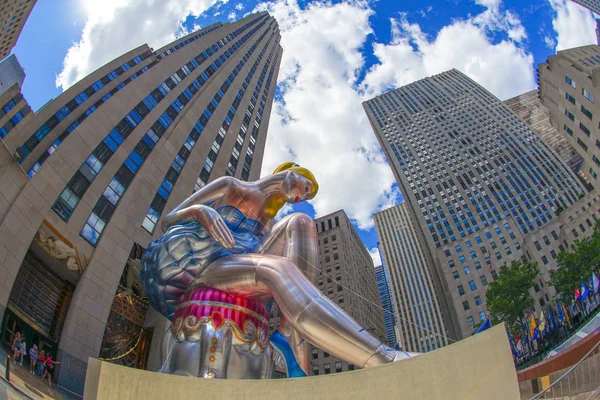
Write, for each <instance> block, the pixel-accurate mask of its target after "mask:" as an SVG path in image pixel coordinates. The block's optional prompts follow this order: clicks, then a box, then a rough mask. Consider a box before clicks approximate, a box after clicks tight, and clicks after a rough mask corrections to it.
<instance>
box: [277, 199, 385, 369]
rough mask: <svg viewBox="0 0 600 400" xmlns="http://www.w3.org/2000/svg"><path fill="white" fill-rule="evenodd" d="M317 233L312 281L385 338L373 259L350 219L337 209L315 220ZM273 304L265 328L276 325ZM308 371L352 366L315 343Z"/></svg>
mask: <svg viewBox="0 0 600 400" xmlns="http://www.w3.org/2000/svg"><path fill="white" fill-rule="evenodd" d="M315 225H316V227H317V232H318V237H319V270H320V273H319V274H318V275H317V277H316V282H313V283H314V284H315V286H317V287H318V288H319V289H320V290H321V292H323V294H324V295H326V296H327V297H329V298H330V299H331V301H333V302H334V303H335V304H337V305H338V306H339V307H341V308H342V309H343V310H345V311H346V312H347V313H348V315H350V316H351V317H352V318H354V319H355V320H356V321H357V322H358V323H359V324H360V325H361V326H363V327H364V328H365V329H367V330H368V331H369V332H371V333H372V334H373V335H375V336H377V337H378V338H379V339H381V341H385V340H386V331H385V323H384V321H383V311H382V309H381V300H380V299H379V291H378V289H377V279H376V277H375V268H374V267H373V259H372V258H371V255H370V254H369V252H368V251H367V249H366V248H365V246H364V244H363V243H362V241H361V240H360V237H359V236H358V233H357V232H356V230H355V229H354V227H353V226H352V222H350V219H349V218H348V216H347V215H346V213H345V212H344V210H339V211H336V212H334V213H331V214H328V215H325V216H323V217H320V218H317V219H316V220H315ZM279 322H280V317H279V312H278V310H277V309H276V308H274V309H273V310H271V319H270V321H269V330H270V332H272V331H273V330H274V329H276V328H277V327H278V326H279ZM311 364H312V365H311V368H312V371H311V375H323V374H330V373H336V372H343V371H348V370H354V368H355V366H354V365H353V364H348V363H347V362H346V361H342V360H340V359H339V358H337V357H334V356H333V355H330V354H329V353H327V352H324V351H322V350H320V349H317V348H316V347H313V348H312V363H311Z"/></svg>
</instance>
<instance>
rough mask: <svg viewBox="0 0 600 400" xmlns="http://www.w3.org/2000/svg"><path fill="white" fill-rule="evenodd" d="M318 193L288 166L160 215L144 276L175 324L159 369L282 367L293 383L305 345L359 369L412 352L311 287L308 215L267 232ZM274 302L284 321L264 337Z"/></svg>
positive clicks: (197, 371) (204, 193)
mask: <svg viewBox="0 0 600 400" xmlns="http://www.w3.org/2000/svg"><path fill="white" fill-rule="evenodd" d="M317 191H318V184H317V181H316V179H315V177H314V176H313V174H312V173H311V172H310V171H309V170H307V169H306V168H303V167H300V166H298V165H296V164H294V163H291V162H288V163H284V164H282V165H280V166H279V167H278V168H277V169H276V170H275V172H274V173H273V174H272V175H268V176H266V177H264V178H262V179H260V180H258V181H256V182H244V181H240V180H237V179H235V178H232V177H223V178H219V179H216V180H215V181H214V182H212V183H210V184H208V185H207V186H205V187H204V188H202V189H200V190H199V191H198V192H196V193H194V194H193V195H192V196H190V197H189V198H188V199H187V200H185V201H184V202H183V203H182V204H181V205H179V206H178V207H177V208H176V209H175V210H173V211H172V212H171V213H170V214H168V215H167V216H165V217H164V218H163V220H162V227H163V230H165V234H164V235H163V236H162V237H161V238H159V239H158V240H156V241H155V242H153V243H151V244H150V246H149V247H148V249H147V250H146V252H145V254H144V256H143V257H142V264H141V270H140V278H141V282H142V284H143V286H144V290H145V291H146V294H147V295H148V298H149V301H150V303H151V304H152V306H153V307H155V308H156V309H157V310H158V311H160V312H161V313H162V314H163V315H164V316H165V317H167V318H168V319H169V320H171V322H172V323H171V330H170V336H169V339H168V340H167V341H165V343H168V344H167V346H166V347H168V348H166V349H164V350H163V367H162V369H161V371H162V372H166V373H172V374H178V375H187V376H197V377H203V378H252V379H260V378H263V379H264V378H270V377H271V376H272V374H273V371H274V366H275V364H276V363H275V361H274V360H279V361H283V363H282V365H283V366H284V367H285V368H286V371H287V373H288V376H289V377H300V376H306V375H308V373H309V368H310V345H309V343H310V344H313V345H314V346H316V347H319V348H321V349H323V350H324V351H327V352H328V353H331V354H333V355H335V356H337V357H339V358H341V359H343V360H346V361H347V362H349V363H352V364H354V365H356V366H358V367H361V368H365V367H372V366H377V365H381V364H385V363H389V362H393V361H398V360H401V359H404V358H409V357H411V356H413V355H415V354H416V353H406V352H403V351H396V350H394V349H391V348H389V347H386V346H385V345H383V344H382V343H381V341H380V340H379V339H377V338H376V337H374V336H373V335H371V334H370V333H369V332H367V331H366V330H365V329H363V328H362V327H361V326H360V325H359V324H358V323H357V322H356V321H354V320H353V319H352V318H351V317H350V316H348V314H346V313H345V312H344V311H343V310H342V309H341V308H339V307H338V306H336V305H335V304H334V303H333V302H332V301H331V300H330V299H329V298H327V297H326V296H324V295H323V294H322V293H321V291H320V290H319V289H317V288H316V287H315V286H314V285H313V284H312V282H311V279H312V280H314V279H313V278H314V277H315V274H316V273H317V272H318V271H317V268H316V265H317V262H318V254H317V252H318V239H317V232H316V228H315V225H314V221H313V220H312V219H311V218H310V217H308V216H307V215H305V214H301V213H294V214H291V215H288V216H286V217H284V218H283V219H281V220H280V221H279V222H278V223H276V224H274V226H273V224H272V220H273V218H274V217H275V215H276V214H277V212H278V211H279V209H281V207H283V205H285V204H286V203H291V204H294V203H298V202H301V201H305V200H309V199H312V198H313V197H314V196H315V195H316V193H317ZM270 226H273V228H272V229H270V228H269V227H270ZM273 300H274V302H275V303H277V306H278V307H279V310H280V313H281V314H282V323H281V325H280V326H279V328H278V329H277V331H276V332H275V333H274V334H273V335H272V336H271V337H270V338H268V321H269V313H268V311H267V308H266V307H265V304H267V303H269V302H271V301H273Z"/></svg>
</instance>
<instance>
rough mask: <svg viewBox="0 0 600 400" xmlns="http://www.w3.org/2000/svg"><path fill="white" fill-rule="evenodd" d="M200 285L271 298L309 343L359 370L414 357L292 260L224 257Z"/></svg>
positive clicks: (213, 266) (268, 256)
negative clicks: (391, 344) (392, 345)
mask: <svg viewBox="0 0 600 400" xmlns="http://www.w3.org/2000/svg"><path fill="white" fill-rule="evenodd" d="M195 283H196V284H199V285H205V286H208V287H212V288H215V289H220V290H224V291H227V292H229V293H230V294H232V295H235V296H248V297H254V298H257V297H258V298H268V297H270V296H272V297H273V298H274V299H275V301H276V302H277V304H278V305H279V308H280V310H281V312H282V314H283V315H284V316H285V317H286V319H287V320H288V321H289V323H290V324H291V325H292V326H293V327H294V329H296V330H297V331H298V332H299V333H300V335H302V336H303V337H304V338H306V340H308V341H309V342H310V343H312V344H313V345H315V346H317V347H319V348H321V349H323V350H325V351H327V352H329V353H331V354H334V355H335V356H337V357H339V358H341V359H343V360H346V361H348V362H350V363H353V364H355V365H357V366H359V367H370V366H375V365H380V364H385V363H389V362H392V361H395V360H398V359H403V358H408V357H411V355H410V354H409V353H404V352H396V351H395V350H393V349H389V348H387V347H386V346H384V345H383V344H382V343H381V341H380V340H379V339H377V338H376V337H374V336H373V335H371V334H370V333H369V332H367V331H366V330H365V329H364V328H363V327H361V326H360V325H359V324H358V323H357V322H356V321H354V320H353V319H352V318H351V317H350V316H349V315H348V314H346V313H345V312H344V311H343V310H342V309H341V308H339V307H337V306H336V305H335V303H333V302H332V301H331V300H329V299H328V298H327V297H325V296H324V295H323V294H322V293H321V292H320V291H319V290H318V289H317V288H316V287H315V286H314V285H313V284H312V283H311V282H310V280H309V279H308V278H307V277H306V276H304V274H302V272H301V271H300V269H299V268H298V267H297V266H296V265H295V264H294V263H293V262H292V261H290V260H289V259H287V258H284V257H279V256H273V255H267V254H262V255H260V254H246V255H236V256H231V257H224V258H221V259H219V260H217V261H215V262H214V263H212V264H211V265H209V266H208V268H207V269H206V270H205V272H204V273H203V274H202V276H201V277H200V278H199V279H197V280H196V282H195Z"/></svg>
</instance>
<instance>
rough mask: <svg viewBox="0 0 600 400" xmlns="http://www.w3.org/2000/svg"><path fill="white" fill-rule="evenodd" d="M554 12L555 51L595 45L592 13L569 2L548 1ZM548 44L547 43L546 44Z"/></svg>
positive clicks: (563, 0)
mask: <svg viewBox="0 0 600 400" xmlns="http://www.w3.org/2000/svg"><path fill="white" fill-rule="evenodd" d="M549 1H550V6H551V7H552V9H553V10H554V13H555V14H554V18H553V19H552V26H553V28H554V31H555V32H556V35H557V38H556V41H555V43H556V51H559V50H564V49H568V48H571V47H579V46H584V45H586V44H596V22H595V21H594V16H593V15H592V12H591V11H589V10H588V9H586V8H584V7H582V6H580V5H579V4H577V3H574V2H572V1H569V0H549ZM546 43H548V42H546Z"/></svg>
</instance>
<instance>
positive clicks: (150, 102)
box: [0, 12, 282, 393]
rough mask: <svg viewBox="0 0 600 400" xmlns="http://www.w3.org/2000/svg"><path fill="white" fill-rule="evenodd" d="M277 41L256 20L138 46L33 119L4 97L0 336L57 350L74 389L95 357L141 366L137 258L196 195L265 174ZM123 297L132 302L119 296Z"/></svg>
mask: <svg viewBox="0 0 600 400" xmlns="http://www.w3.org/2000/svg"><path fill="white" fill-rule="evenodd" d="M279 40H280V35H279V30H278V26H277V22H276V21H275V20H274V18H272V17H270V16H269V15H268V14H267V13H266V12H262V13H258V14H253V15H250V16H248V17H246V18H244V19H242V20H240V21H237V22H233V23H227V24H221V23H217V24H214V25H211V26H208V27H206V28H203V29H200V30H198V31H196V32H193V33H191V34H189V35H187V36H185V37H182V38H180V39H178V40H176V41H175V42H173V43H170V44H168V45H167V46H165V47H163V48H160V49H158V50H156V51H152V49H151V48H150V47H149V46H148V45H142V46H140V47H138V48H136V49H133V50H131V51H130V52H128V53H126V54H124V55H122V56H120V57H118V58H117V59H115V60H113V61H111V62H109V63H108V64H106V65H104V66H102V67H100V68H99V69H98V70H96V71H94V72H92V73H91V74H90V75H88V76H87V77H85V78H83V79H82V80H81V81H79V82H78V83H76V84H75V85H73V86H72V87H71V88H69V89H68V90H66V91H65V92H64V93H62V94H61V95H60V96H58V97H57V98H56V99H54V100H52V101H51V102H49V103H48V104H46V106H45V107H43V108H42V109H41V110H39V112H37V113H35V114H34V113H27V114H26V115H24V116H23V115H20V116H18V115H19V113H22V110H24V109H25V107H26V104H25V105H23V104H24V102H23V100H22V96H21V97H18V96H19V95H15V94H14V93H12V92H10V91H9V92H7V93H5V94H4V95H2V96H0V103H1V104H0V105H3V106H4V108H3V109H4V111H5V112H6V113H7V114H6V116H3V117H2V119H1V120H0V124H1V123H4V121H5V120H6V119H10V120H11V121H12V122H11V125H10V127H11V129H10V130H9V131H1V130H0V132H1V134H0V136H2V137H3V139H2V140H3V142H4V145H5V146H6V147H5V146H0V148H1V150H2V152H1V153H0V154H1V156H2V163H0V165H2V171H1V173H0V176H2V179H3V181H4V183H5V184H6V186H3V187H4V188H6V190H3V195H2V197H0V199H1V200H2V201H0V218H1V219H0V254H1V255H2V256H1V257H2V259H3V260H4V261H3V262H2V266H1V267H0V273H2V276H4V277H5V279H4V280H3V284H2V287H1V290H0V310H2V312H3V322H2V323H3V326H2V327H3V332H12V333H14V332H15V331H16V330H19V331H20V332H22V333H25V334H26V335H28V342H29V343H34V342H36V343H37V342H39V343H43V347H44V348H45V349H46V350H47V351H50V352H58V360H59V361H61V368H60V372H59V376H58V379H59V381H60V382H61V383H62V384H64V385H66V386H68V387H70V388H72V389H73V390H75V391H77V392H80V393H81V391H82V389H83V377H84V374H85V367H86V362H87V359H88V357H90V356H91V357H98V356H99V355H100V354H101V357H102V358H106V359H109V360H112V361H114V362H119V363H122V364H125V365H131V366H136V367H138V368H145V367H146V362H147V358H148V354H147V351H148V349H149V348H150V341H151V338H152V331H151V327H150V325H151V323H150V322H149V321H146V322H145V321H144V319H145V314H146V310H147V308H148V305H147V302H146V300H145V299H144V297H143V293H141V291H140V286H139V283H136V279H137V272H136V268H137V267H138V266H139V257H140V256H141V254H142V252H143V249H144V248H145V247H146V246H147V245H148V244H149V243H150V242H151V241H153V240H155V239H156V238H158V237H159V236H160V235H161V234H162V232H161V229H160V228H157V224H158V222H159V220H160V218H161V216H163V215H165V214H166V213H167V212H168V211H169V210H171V209H173V208H174V207H176V206H177V205H178V204H180V203H181V202H182V201H183V200H184V199H185V198H187V197H188V196H189V195H191V194H192V193H193V192H194V191H196V190H198V189H199V188H201V187H202V186H204V185H205V184H206V183H208V182H209V181H211V180H214V179H215V178H217V177H220V176H223V175H231V176H235V177H237V178H240V179H243V180H255V179H257V178H258V177H259V174H260V169H261V163H262V156H263V152H264V146H265V140H266V135H267V125H268V120H269V115H270V113H271V106H272V101H273V96H274V92H275V85H276V81H277V74H278V70H279V64H280V61H281V55H282V49H281V46H280V45H279ZM11 96H15V97H18V98H16V99H15V98H10V99H9V97H11ZM13 156H14V158H13ZM21 168H22V169H21ZM23 170H24V171H25V172H26V173H24V172H23ZM42 277H43V278H44V279H40V278H42ZM36 279H37V280H36ZM126 290H127V291H128V292H132V293H133V295H134V296H133V300H134V301H133V305H134V307H133V308H132V307H131V304H129V303H123V300H122V297H119V296H115V294H116V293H117V292H123V291H126ZM46 294H52V295H51V296H50V295H49V296H46ZM119 332H120V333H119ZM119 335H125V336H122V338H123V337H129V341H125V343H126V345H125V346H124V347H123V346H121V348H119V346H117V344H118V343H119V340H117V337H118V336H119ZM128 335H129V336H128ZM10 338H11V334H8V333H7V334H6V335H5V336H4V337H3V339H4V340H5V341H7V340H10ZM122 342H123V340H121V343H122ZM129 350H132V351H129ZM123 354H125V355H123Z"/></svg>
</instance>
